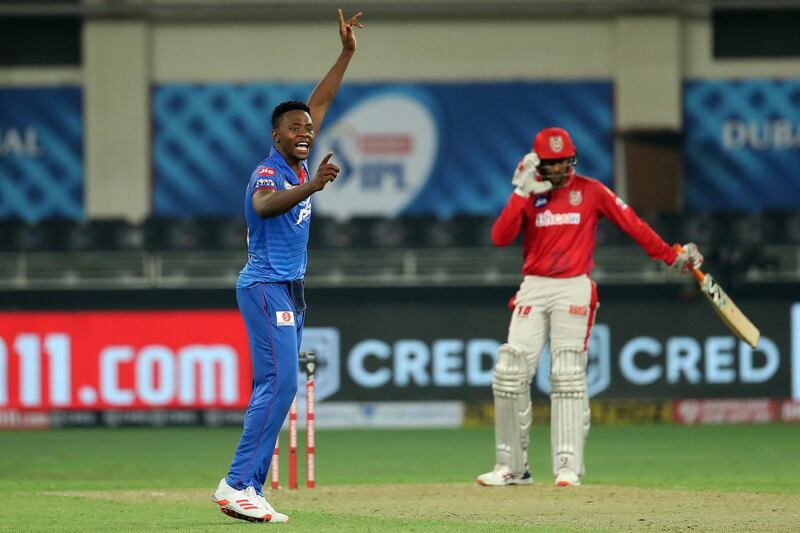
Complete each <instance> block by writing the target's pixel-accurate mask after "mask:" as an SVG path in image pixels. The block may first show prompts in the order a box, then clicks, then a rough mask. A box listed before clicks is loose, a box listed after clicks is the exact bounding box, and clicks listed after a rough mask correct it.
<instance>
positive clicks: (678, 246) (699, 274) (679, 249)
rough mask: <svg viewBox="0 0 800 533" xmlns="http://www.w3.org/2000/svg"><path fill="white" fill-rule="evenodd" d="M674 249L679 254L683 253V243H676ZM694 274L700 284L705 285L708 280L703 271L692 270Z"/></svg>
mask: <svg viewBox="0 0 800 533" xmlns="http://www.w3.org/2000/svg"><path fill="white" fill-rule="evenodd" d="M672 247H673V248H674V249H675V251H676V252H678V253H681V252H683V246H681V243H679V242H676V243H675V244H673V245H672ZM692 273H693V274H694V279H696V280H697V281H698V282H700V283H703V280H704V279H706V275H705V274H703V271H702V270H700V269H699V268H694V269H692Z"/></svg>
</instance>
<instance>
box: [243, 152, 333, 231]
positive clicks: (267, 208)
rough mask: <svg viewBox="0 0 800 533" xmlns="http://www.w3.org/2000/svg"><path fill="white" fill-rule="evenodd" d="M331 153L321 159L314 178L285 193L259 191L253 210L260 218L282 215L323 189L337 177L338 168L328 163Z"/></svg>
mask: <svg viewBox="0 0 800 533" xmlns="http://www.w3.org/2000/svg"><path fill="white" fill-rule="evenodd" d="M331 157H333V152H328V154H327V155H326V156H325V157H324V158H323V159H322V162H320V164H319V167H318V168H317V172H316V174H314V177H313V178H312V179H310V180H309V181H306V182H305V183H303V184H301V185H298V186H297V187H293V188H291V189H288V190H285V191H276V190H274V189H260V190H258V191H256V193H255V194H254V195H253V210H254V211H255V212H256V214H257V215H258V216H259V217H261V218H271V217H275V216H278V215H282V214H284V213H286V212H288V211H289V210H291V209H292V208H293V207H294V206H296V205H297V204H299V203H300V202H302V201H303V200H305V199H306V198H308V197H309V196H311V195H312V194H314V193H315V192H319V191H321V190H322V189H324V188H325V186H326V185H327V184H328V183H330V182H332V181H333V180H335V179H336V176H338V175H339V167H338V166H336V165H335V164H333V163H331V162H330V159H331Z"/></svg>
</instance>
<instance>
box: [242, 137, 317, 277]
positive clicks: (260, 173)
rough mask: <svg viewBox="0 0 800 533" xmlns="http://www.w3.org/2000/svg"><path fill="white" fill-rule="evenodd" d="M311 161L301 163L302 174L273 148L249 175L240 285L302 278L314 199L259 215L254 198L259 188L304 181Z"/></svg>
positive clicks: (278, 187) (284, 186) (280, 188)
mask: <svg viewBox="0 0 800 533" xmlns="http://www.w3.org/2000/svg"><path fill="white" fill-rule="evenodd" d="M307 176H308V162H307V161H303V162H301V163H300V176H299V177H298V176H297V175H296V174H295V173H294V170H292V169H291V168H290V167H289V165H288V164H287V163H286V161H285V160H284V159H283V156H282V155H281V154H280V152H278V151H277V150H276V149H275V148H274V147H273V148H272V149H271V150H270V153H269V157H267V158H266V159H264V160H263V161H262V162H261V163H260V164H259V165H258V166H257V167H256V169H255V170H254V171H253V173H252V174H251V175H250V181H249V182H248V183H247V192H246V193H245V198H244V213H245V218H246V219H247V264H246V265H245V266H244V268H243V269H242V271H241V272H239V280H238V281H237V283H236V287H237V288H245V287H251V286H253V285H255V284H256V283H273V282H281V281H295V280H299V279H303V277H304V276H305V273H306V265H307V263H308V229H309V226H310V224H311V198H310V197H309V198H306V199H305V200H303V201H302V202H300V203H299V204H297V205H295V206H294V207H293V208H292V209H290V210H289V211H287V212H286V213H284V214H282V215H278V216H275V217H271V218H261V217H259V216H258V215H257V214H256V212H255V210H254V209H253V202H252V198H253V195H254V194H255V193H256V191H258V190H259V189H272V190H275V191H283V190H288V189H291V188H293V187H297V186H298V185H300V184H301V183H303V182H304V181H305V180H306V179H307Z"/></svg>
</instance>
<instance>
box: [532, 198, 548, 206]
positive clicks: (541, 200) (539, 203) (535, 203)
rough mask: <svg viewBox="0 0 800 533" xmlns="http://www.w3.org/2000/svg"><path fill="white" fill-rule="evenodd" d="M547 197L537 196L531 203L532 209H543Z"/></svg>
mask: <svg viewBox="0 0 800 533" xmlns="http://www.w3.org/2000/svg"><path fill="white" fill-rule="evenodd" d="M547 202H548V200H547V196H537V197H536V199H535V200H534V201H533V207H544V206H546V205H547Z"/></svg>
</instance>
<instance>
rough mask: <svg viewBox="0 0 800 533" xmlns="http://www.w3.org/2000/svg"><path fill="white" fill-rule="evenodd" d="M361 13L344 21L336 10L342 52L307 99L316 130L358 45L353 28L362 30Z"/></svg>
mask: <svg viewBox="0 0 800 533" xmlns="http://www.w3.org/2000/svg"><path fill="white" fill-rule="evenodd" d="M363 14H364V13H363V12H361V11H359V12H358V13H356V14H355V15H353V16H352V17H350V18H349V19H347V20H345V18H344V14H343V13H342V10H341V9H339V10H338V16H339V37H340V38H341V39H342V51H341V52H340V53H339V57H338V58H336V62H335V63H334V64H333V66H332V67H331V69H330V70H329V71H328V72H327V73H326V74H325V76H323V77H322V79H321V80H320V81H319V83H318V84H317V86H316V87H314V90H313V91H311V96H309V97H308V107H309V108H310V109H311V119H312V121H313V122H314V125H315V126H316V127H317V129H319V128H321V127H322V121H323V120H324V118H325V114H326V113H327V112H328V108H329V107H330V105H331V102H333V99H334V97H335V96H336V91H338V90H339V85H340V84H341V83H342V78H343V77H344V73H345V71H346V70H347V66H348V65H349V64H350V59H352V57H353V54H354V53H355V51H356V47H357V45H358V43H357V41H356V34H355V28H363V27H364V25H363V24H361V22H360V20H359V19H360V18H361V17H362V16H363Z"/></svg>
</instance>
